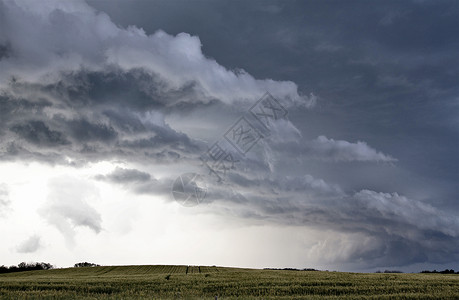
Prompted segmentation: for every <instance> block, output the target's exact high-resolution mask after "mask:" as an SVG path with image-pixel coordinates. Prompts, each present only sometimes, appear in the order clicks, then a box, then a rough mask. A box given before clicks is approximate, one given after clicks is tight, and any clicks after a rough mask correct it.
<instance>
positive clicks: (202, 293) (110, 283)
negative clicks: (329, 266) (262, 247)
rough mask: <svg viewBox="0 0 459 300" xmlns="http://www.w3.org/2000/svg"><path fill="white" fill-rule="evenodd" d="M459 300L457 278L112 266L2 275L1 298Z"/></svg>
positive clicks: (219, 268) (445, 276) (188, 267)
mask: <svg viewBox="0 0 459 300" xmlns="http://www.w3.org/2000/svg"><path fill="white" fill-rule="evenodd" d="M215 297H218V299H236V298H239V299H459V275H457V274H456V275H455V274H451V275H446V274H384V273H382V274H380V273H378V274H364V273H342V272H325V271H286V270H257V269H239V268H224V267H209V266H161V265H158V266H108V267H87V268H68V269H53V270H46V271H27V272H18V273H9V274H1V275H0V299H215Z"/></svg>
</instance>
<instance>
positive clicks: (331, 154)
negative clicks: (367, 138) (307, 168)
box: [305, 135, 397, 162]
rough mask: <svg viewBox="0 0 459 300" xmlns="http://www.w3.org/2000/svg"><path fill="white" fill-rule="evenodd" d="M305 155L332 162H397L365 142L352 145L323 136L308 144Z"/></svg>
mask: <svg viewBox="0 0 459 300" xmlns="http://www.w3.org/2000/svg"><path fill="white" fill-rule="evenodd" d="M305 154H306V155H309V156H312V157H314V158H317V159H323V160H331V161H376V162H395V161H397V159H395V158H393V157H391V156H390V155H386V154H384V153H381V152H378V151H376V150H375V149H373V148H371V147H370V146H368V144H367V143H365V142H361V141H358V142H356V143H350V142H348V141H343V140H334V139H329V138H327V137H326V136H323V135H321V136H319V137H317V138H316V139H315V140H313V141H312V142H310V143H309V144H308V146H307V147H306V150H305Z"/></svg>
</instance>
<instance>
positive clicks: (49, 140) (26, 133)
mask: <svg viewBox="0 0 459 300" xmlns="http://www.w3.org/2000/svg"><path fill="white" fill-rule="evenodd" d="M10 130H11V131H12V132H14V133H16V134H17V135H18V136H19V137H20V138H23V139H24V140H26V141H27V142H29V143H32V144H35V145H39V146H47V147H50V146H59V145H67V144H69V141H67V140H66V139H65V138H64V137H63V134H62V133H61V132H59V131H55V130H51V129H49V128H48V127H47V126H46V125H45V123H43V122H42V121H29V122H27V123H25V124H16V125H13V126H12V127H10Z"/></svg>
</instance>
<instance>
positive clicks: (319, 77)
mask: <svg viewBox="0 0 459 300" xmlns="http://www.w3.org/2000/svg"><path fill="white" fill-rule="evenodd" d="M458 31H459V2H457V1H446V0H445V1H376V2H375V1H371V2H370V1H354V0H352V1H329V0H327V1H272V0H270V1H250V2H249V1H178V0H173V1H165V0H163V1H142V0H131V1H128V0H122V1H121V0H114V1H112V0H111V1H108V0H88V1H73V0H72V1H57V0H45V1H40V2H37V1H25V0H0V236H1V247H0V258H1V261H0V265H1V264H4V265H12V264H18V263H19V262H21V261H26V262H29V261H30V262H31V261H44V262H49V263H52V264H54V265H56V266H58V267H67V266H72V265H73V264H74V263H77V262H81V261H90V262H94V263H98V264H102V265H132V264H184V265H220V266H235V267H251V268H264V267H271V268H286V267H289V268H316V269H322V270H338V271H357V272H374V271H376V270H384V269H397V270H401V271H405V272H419V271H421V270H424V269H437V270H438V269H444V268H449V269H450V268H453V269H456V270H457V269H459V250H458V249H459V217H458V216H459V199H458V198H459V188H458V186H459V185H458V184H457V183H458V181H459V84H458V78H459V57H458V55H457V53H459V32H458ZM179 195H185V196H186V197H185V199H186V201H184V198H180V196H179Z"/></svg>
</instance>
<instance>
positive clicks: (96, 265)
mask: <svg viewBox="0 0 459 300" xmlns="http://www.w3.org/2000/svg"><path fill="white" fill-rule="evenodd" d="M74 267H75V268H83V267H100V265H98V264H94V263H89V262H86V261H85V262H80V263H76V264H75V265H74Z"/></svg>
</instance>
